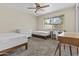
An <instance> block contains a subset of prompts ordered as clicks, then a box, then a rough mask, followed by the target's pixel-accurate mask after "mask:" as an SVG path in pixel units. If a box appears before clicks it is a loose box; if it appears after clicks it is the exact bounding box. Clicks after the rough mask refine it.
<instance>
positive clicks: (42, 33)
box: [32, 31, 50, 39]
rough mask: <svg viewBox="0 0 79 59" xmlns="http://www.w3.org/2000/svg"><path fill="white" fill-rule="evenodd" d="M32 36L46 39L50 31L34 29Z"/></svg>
mask: <svg viewBox="0 0 79 59" xmlns="http://www.w3.org/2000/svg"><path fill="white" fill-rule="evenodd" d="M32 36H33V37H39V38H44V39H47V38H49V37H50V31H34V32H33V33H32Z"/></svg>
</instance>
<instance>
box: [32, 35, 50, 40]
mask: <svg viewBox="0 0 79 59" xmlns="http://www.w3.org/2000/svg"><path fill="white" fill-rule="evenodd" d="M32 37H37V38H43V39H45V40H46V39H47V38H50V35H48V36H42V35H36V34H32Z"/></svg>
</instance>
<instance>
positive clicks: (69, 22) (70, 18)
mask: <svg viewBox="0 0 79 59" xmlns="http://www.w3.org/2000/svg"><path fill="white" fill-rule="evenodd" d="M75 13H76V10H75V7H72V8H68V9H63V10H60V11H56V12H52V13H49V14H45V15H42V16H38V17H37V18H38V30H43V27H44V18H49V17H54V16H59V15H64V29H65V30H66V31H69V32H75V31H76V15H75Z"/></svg>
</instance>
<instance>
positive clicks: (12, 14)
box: [0, 6, 36, 33]
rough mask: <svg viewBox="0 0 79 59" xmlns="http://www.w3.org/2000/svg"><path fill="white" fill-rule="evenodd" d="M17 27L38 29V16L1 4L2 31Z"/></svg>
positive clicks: (0, 22)
mask: <svg viewBox="0 0 79 59" xmlns="http://www.w3.org/2000/svg"><path fill="white" fill-rule="evenodd" d="M26 12H27V11H26ZM17 28H28V29H32V30H36V17H35V16H33V15H31V14H28V13H23V12H20V11H18V10H16V9H11V8H8V7H4V6H0V33H2V32H9V31H13V30H15V29H17Z"/></svg>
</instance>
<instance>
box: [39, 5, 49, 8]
mask: <svg viewBox="0 0 79 59" xmlns="http://www.w3.org/2000/svg"><path fill="white" fill-rule="evenodd" d="M45 7H49V5H45V6H41V7H40V8H45Z"/></svg>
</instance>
